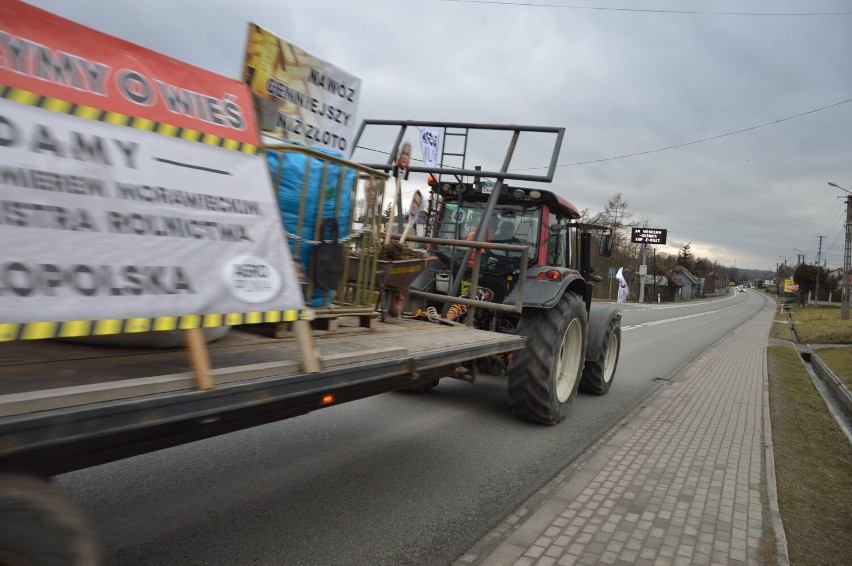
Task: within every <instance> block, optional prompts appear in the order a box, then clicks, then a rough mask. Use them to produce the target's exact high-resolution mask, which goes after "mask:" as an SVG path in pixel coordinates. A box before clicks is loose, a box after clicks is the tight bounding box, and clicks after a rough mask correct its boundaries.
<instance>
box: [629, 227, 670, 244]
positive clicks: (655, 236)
mask: <svg viewBox="0 0 852 566" xmlns="http://www.w3.org/2000/svg"><path fill="white" fill-rule="evenodd" d="M667 233H668V230H666V229H660V228H632V229H631V232H630V241H631V242H633V243H634V244H665V243H666V234H667Z"/></svg>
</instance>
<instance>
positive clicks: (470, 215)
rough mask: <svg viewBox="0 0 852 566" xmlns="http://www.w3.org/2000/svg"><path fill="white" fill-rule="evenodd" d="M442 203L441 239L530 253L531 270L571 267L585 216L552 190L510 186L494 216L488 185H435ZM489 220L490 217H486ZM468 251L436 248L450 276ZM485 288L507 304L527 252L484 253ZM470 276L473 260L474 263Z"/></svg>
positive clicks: (437, 234)
mask: <svg viewBox="0 0 852 566" xmlns="http://www.w3.org/2000/svg"><path fill="white" fill-rule="evenodd" d="M431 188H432V191H433V194H436V195H437V196H438V197H440V198H439V199H437V201H438V202H439V203H440V205H439V209H438V213H437V215H436V219H435V221H434V223H433V225H432V234H431V235H432V237H433V238H436V239H444V240H448V241H452V240H467V241H480V240H478V239H477V233H478V231H479V229H480V226H483V227H484V228H483V229H484V231H483V234H482V239H481V241H484V242H491V243H495V244H510V245H515V246H525V247H527V248H528V253H527V268H531V267H534V266H554V267H564V268H568V267H571V262H572V260H573V257H572V247H573V246H572V236H573V227H572V225H571V221H573V220H575V219H577V218H579V217H580V213H579V211H578V210H577V208H576V207H575V206H574V205H572V204H571V203H569V202H568V201H566V200H565V199H563V198H561V197H559V196H557V195H555V194H553V193H552V192H550V191H543V190H538V189H530V188H520V187H513V186H508V185H507V186H504V187H503V191H502V192H501V194H500V196H499V198H498V200H497V202H496V204H495V206H494V209H493V211H492V212H491V214H490V215H488V211H487V208H488V199H489V197H490V196H491V193H490V191H489V190H488V185H487V184H483V183H466V184H449V183H441V184H439V183H433V184H432V187H431ZM486 215H487V217H486ZM466 251H467V248H465V247H461V246H456V245H453V244H451V243H447V244H441V243H436V244H433V245H432V246H431V252H432V253H433V254H434V255H435V256H436V257H438V258H439V259H440V260H441V263H442V264H443V266H442V268H443V269H444V270H446V271H448V272H450V273H452V272H453V271H454V268H455V267H458V266H460V265H461V264H462V262H463V261H465V260H464V257H465V252H466ZM478 253H479V254H480V278H481V279H480V280H481V283H480V284H481V285H482V286H483V287H484V288H485V289H488V290H489V291H493V294H494V299H495V300H497V301H502V300H503V299H504V298H505V296H506V294H508V292H509V291H511V289H512V287H513V285H514V282H515V281H516V280H517V277H516V276H517V274H518V273H519V271H520V267H521V265H520V263H521V261H522V256H523V253H522V252H521V251H517V250H506V249H499V248H495V249H484V250H482V251H480V252H478ZM467 261H468V271H469V270H470V269H472V267H473V259H472V258H471V259H468V260H467Z"/></svg>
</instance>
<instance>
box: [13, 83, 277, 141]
mask: <svg viewBox="0 0 852 566" xmlns="http://www.w3.org/2000/svg"><path fill="white" fill-rule="evenodd" d="M0 98H5V99H6V100H11V101H12V102H17V103H18V104H25V105H27V106H32V107H34V108H43V109H45V110H50V111H51V112H57V113H59V114H68V115H70V116H76V117H77V118H84V119H86V120H95V121H97V122H104V123H107V124H113V125H115V126H127V127H128V128H135V129H137V130H142V131H145V132H154V133H157V134H161V135H164V136H168V137H170V138H180V139H182V140H187V141H191V142H199V143H203V144H206V145H211V146H214V147H222V148H225V149H230V150H234V151H239V152H241V153H249V154H259V153H260V152H261V148H260V147H259V146H256V145H253V144H250V143H244V142H241V141H237V140H232V139H227V138H223V137H221V136H215V135H213V134H207V133H204V132H199V131H198V130H193V129H191V128H180V127H178V126H175V125H173V124H167V123H165V122H155V121H153V120H148V119H147V118H137V117H136V116H128V115H127V114H120V113H118V112H109V111H107V110H101V109H100V108H95V107H94V106H86V105H85V104H74V103H72V102H68V101H66V100H61V99H59V98H52V97H49V96H42V95H40V94H37V93H35V92H31V91H29V90H25V89H22V88H14V87H11V86H8V85H3V84H0Z"/></svg>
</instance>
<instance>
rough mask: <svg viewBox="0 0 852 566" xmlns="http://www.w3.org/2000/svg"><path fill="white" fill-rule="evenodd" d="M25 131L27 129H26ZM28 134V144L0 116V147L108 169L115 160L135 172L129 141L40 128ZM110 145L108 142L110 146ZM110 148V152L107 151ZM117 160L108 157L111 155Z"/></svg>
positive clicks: (34, 127) (135, 147)
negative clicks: (13, 148)
mask: <svg viewBox="0 0 852 566" xmlns="http://www.w3.org/2000/svg"><path fill="white" fill-rule="evenodd" d="M28 127H29V125H28ZM31 127H32V131H31V132H28V134H29V140H28V142H29V143H27V140H26V139H25V138H26V136H25V134H24V133H23V130H22V128H21V127H20V126H19V125H18V124H16V123H14V122H13V121H12V120H11V119H10V118H8V117H7V116H0V147H21V146H24V145H27V148H28V149H29V151H32V152H33V153H50V154H53V156H54V157H63V158H68V159H76V160H77V161H85V162H88V163H100V164H102V165H109V166H112V165H113V162H114V161H115V160H118V161H123V164H124V165H125V166H126V167H128V168H130V169H136V168H137V165H136V157H137V152H138V150H139V144H138V143H136V142H132V141H125V140H119V139H114V138H113V139H111V138H105V137H101V136H99V135H96V134H88V133H85V132H76V131H73V130H71V131H68V132H63V131H55V130H54V129H52V128H51V127H50V126H47V125H44V124H32V125H31ZM110 142H112V143H111V144H110ZM110 148H113V149H112V150H110ZM116 152H117V154H118V155H117V156H116V155H113V156H111V155H110V154H111V153H112V154H115V153H116Z"/></svg>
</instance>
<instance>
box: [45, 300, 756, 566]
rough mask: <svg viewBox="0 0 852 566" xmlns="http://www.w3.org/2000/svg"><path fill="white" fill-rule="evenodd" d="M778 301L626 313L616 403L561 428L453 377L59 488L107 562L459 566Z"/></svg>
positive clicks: (593, 407) (110, 468)
mask: <svg viewBox="0 0 852 566" xmlns="http://www.w3.org/2000/svg"><path fill="white" fill-rule="evenodd" d="M764 300H765V299H763V298H762V297H761V296H760V295H758V294H757V293H755V292H753V291H749V292H746V293H737V294H730V295H728V296H727V297H724V298H721V299H713V300H705V301H696V302H693V303H688V304H677V305H652V306H641V307H640V306H638V305H635V304H628V305H624V320H623V328H624V331H623V346H622V350H621V359H620V361H619V367H618V371H617V373H616V376H615V382H614V384H613V386H612V389H611V390H610V393H609V394H608V395H605V396H603V397H595V396H590V395H582V394H581V395H580V396H579V397H578V398H577V400H576V401H575V403H574V406H573V407H572V411H571V414H570V415H569V417H568V419H567V420H566V421H564V422H563V423H561V424H560V425H557V426H555V427H545V426H541V425H536V424H532V423H527V422H523V421H519V420H516V419H514V418H513V417H512V416H511V415H510V414H509V411H508V408H507V403H506V394H505V383H504V380H503V379H500V378H496V377H484V378H481V379H480V380H479V381H477V383H475V384H468V383H463V382H458V381H454V380H443V381H442V382H441V384H440V385H439V386H438V387H437V388H436V389H434V390H433V391H432V392H431V393H430V394H428V395H420V396H410V395H404V394H397V393H389V394H384V395H380V396H377V397H373V398H370V399H364V400H361V401H356V402H353V403H348V404H344V405H340V406H336V407H332V408H328V409H325V410H322V411H319V412H316V413H312V414H309V415H305V416H301V417H297V418H294V419H290V420H287V421H283V422H280V423H275V424H271V425H266V426H262V427H256V428H253V429H249V430H245V431H241V432H237V433H232V434H229V435H225V436H222V437H218V438H213V439H209V440H204V441H200V442H196V443H192V444H189V445H185V446H181V447H177V448H173V449H169V450H163V451H160V452H155V453H152V454H148V455H144V456H139V457H135V458H130V459H127V460H123V461H119V462H114V463H111V464H107V465H104V466H98V467H96V468H90V469H87V470H82V471H79V472H75V473H71V474H65V475H63V476H59V477H58V478H57V479H56V482H57V484H58V485H59V486H60V487H61V488H62V489H63V490H64V491H65V492H66V493H67V494H69V495H70V496H71V497H72V498H73V499H75V500H76V501H78V502H79V504H80V505H81V506H82V507H83V508H84V509H85V511H86V512H87V513H88V514H89V516H90V517H91V519H92V521H93V523H94V524H95V526H96V528H97V529H98V530H99V532H100V533H101V536H102V543H103V547H104V558H105V564H117V565H135V564H158V565H163V564H180V565H190V564H217V565H218V564H288V565H289V564H294V565H295V564H312V565H323V566H325V565H334V564H347V565H349V564H358V565H361V564H363V565H367V564H369V565H393V566H398V565H403V564H415V565H421V564H422V565H425V564H429V565H431V564H436V565H441V564H449V563H450V562H452V561H453V560H454V559H456V558H458V557H459V556H461V555H462V554H464V553H465V551H466V550H467V549H468V548H470V547H471V546H473V544H474V543H476V541H477V540H479V538H480V537H481V536H482V535H483V534H485V533H486V532H488V531H489V530H490V529H491V528H492V527H494V526H495V525H496V524H497V523H499V522H500V521H501V520H502V519H503V518H504V517H505V516H507V515H508V514H509V513H511V512H512V511H513V510H514V509H515V508H516V507H517V506H518V505H519V504H520V503H521V502H523V501H524V500H525V499H526V498H527V497H529V496H530V495H531V494H532V493H533V492H534V491H535V490H536V489H537V488H539V487H540V486H542V485H543V484H545V483H546V482H547V481H548V480H550V479H551V478H552V477H553V476H555V475H556V474H557V473H558V472H559V471H561V470H562V469H563V468H564V467H566V466H567V465H568V464H569V463H570V462H571V461H572V460H573V459H574V458H576V457H577V456H578V455H579V454H580V453H582V452H583V450H584V449H585V448H586V447H588V446H589V445H590V444H591V443H592V442H593V441H594V440H595V439H596V438H597V437H599V436H600V435H601V434H603V433H604V432H605V431H606V430H608V429H609V428H610V427H612V426H614V425H615V424H617V423H618V422H619V421H620V420H621V419H622V418H623V417H624V416H625V415H626V414H627V413H628V412H629V411H630V410H631V409H633V408H634V407H636V406H637V404H639V403H641V402H642V400H643V399H645V398H646V397H647V396H648V395H649V394H651V393H652V392H653V391H654V390H655V389H656V388H657V387H659V386H660V384H661V383H662V381H661V380H664V379H668V378H670V377H671V376H672V375H675V374H676V373H677V372H678V371H680V370H681V369H682V368H683V367H684V366H685V365H686V364H688V363H689V361H690V360H692V359H693V358H694V357H695V356H696V355H698V354H699V353H701V352H702V351H704V350H705V349H706V348H707V347H709V346H710V345H711V344H713V343H714V342H715V341H716V340H718V339H719V338H720V337H722V336H723V335H724V334H726V333H727V332H730V331H731V330H733V329H734V328H736V327H737V326H739V325H740V324H742V323H743V322H744V321H746V320H748V319H749V318H750V317H752V316H754V314H755V313H756V312H757V311H758V310H759V309H760V307H762V305H763V302H764Z"/></svg>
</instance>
